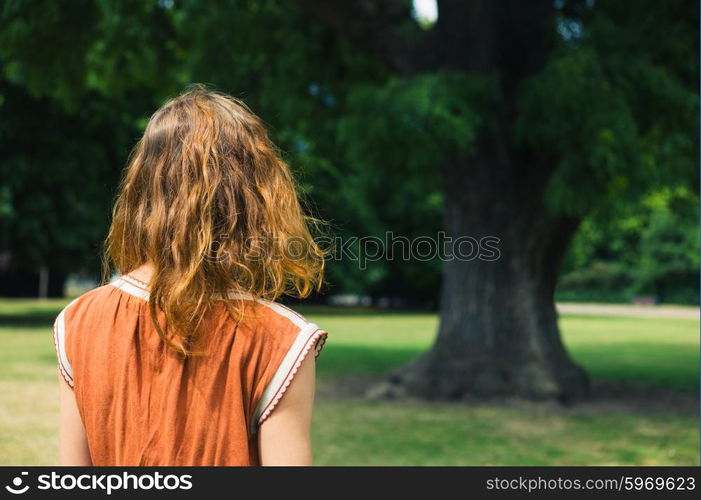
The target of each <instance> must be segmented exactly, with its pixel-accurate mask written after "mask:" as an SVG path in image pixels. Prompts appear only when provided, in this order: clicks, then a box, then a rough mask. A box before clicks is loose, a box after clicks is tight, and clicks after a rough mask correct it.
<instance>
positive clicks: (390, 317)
mask: <svg viewBox="0 0 701 500" xmlns="http://www.w3.org/2000/svg"><path fill="white" fill-rule="evenodd" d="M65 302H66V301H44V302H38V301H10V300H2V301H0V346H2V347H1V348H0V464H26V465H31V464H51V463H55V461H56V454H57V453H56V448H57V439H56V411H57V397H56V392H57V387H56V377H57V372H56V365H55V355H54V352H53V345H52V340H51V329H50V325H51V322H52V321H53V318H54V317H55V315H56V314H57V312H58V311H59V310H60V308H61V307H62V306H63V305H64V304H65ZM299 309H300V310H301V311H302V312H303V313H304V314H306V315H307V316H308V317H309V318H310V319H311V320H313V321H315V322H317V323H318V324H319V325H321V326H322V327H324V328H325V329H327V330H328V331H329V332H330V336H329V341H328V343H327V345H326V347H325V348H324V352H323V354H322V356H321V358H320V359H319V362H318V365H317V366H318V374H319V384H320V386H323V385H324V384H333V383H334V381H337V380H339V379H343V378H345V377H351V376H378V375H381V374H382V373H384V372H386V371H387V370H390V369H392V368H393V367H395V366H397V365H400V364H402V363H405V362H407V361H409V360H410V359H412V358H413V357H414V356H416V355H418V354H419V353H421V352H422V351H423V350H425V349H427V348H428V347H429V346H430V344H431V342H432V339H433V337H434V335H435V331H436V328H437V324H438V322H437V317H436V316H435V315H433V314H421V313H396V312H377V311H372V310H353V311H347V310H338V309H330V308H317V307H315V308H299ZM561 328H562V330H563V336H564V339H565V343H566V344H567V347H568V349H569V350H570V353H571V354H572V356H573V358H574V359H576V360H577V361H578V362H579V363H581V364H582V365H583V366H585V367H586V369H587V370H588V372H589V373H590V375H591V376H592V378H593V380H594V381H595V382H610V383H617V384H623V385H624V386H626V387H628V386H629V387H632V388H635V391H636V393H637V394H642V395H643V396H642V397H643V398H644V397H645V394H646V391H648V390H649V391H650V394H651V396H650V397H657V396H658V395H659V394H661V393H671V394H681V395H684V397H686V399H687V400H688V399H690V398H691V399H693V398H694V397H695V395H696V396H697V395H698V388H699V325H698V321H695V320H688V319H671V318H665V319H654V318H644V319H643V318H631V317H603V316H564V317H563V318H562V319H561ZM610 403H611V402H610V401H609V402H607V403H606V404H600V405H597V403H596V401H594V402H592V403H587V404H583V405H579V406H574V407H571V408H564V409H563V408H559V407H557V406H555V405H529V404H526V405H513V404H497V403H482V404H473V405H467V404H457V403H454V404H447V403H441V404H438V403H422V402H374V401H367V400H364V399H361V398H353V397H345V396H339V397H325V398H320V399H319V401H318V402H317V406H316V410H315V417H314V427H313V437H314V447H315V459H316V463H317V464H322V465H323V464H364V465H373V464H374V465H507V464H508V465H536V464H537V465H581V464H630V465H638V464H639V465H654V464H666V465H667V464H668V465H687V464H698V463H699V426H698V410H697V409H696V410H694V411H691V410H689V408H688V405H687V407H684V409H683V410H679V409H678V408H670V409H669V411H664V409H663V411H660V410H659V408H655V409H651V410H649V411H647V410H646V409H645V405H644V404H643V405H637V406H630V407H628V406H626V405H625V404H623V405H615V404H613V405H612V404H610ZM692 410H693V409H692Z"/></svg>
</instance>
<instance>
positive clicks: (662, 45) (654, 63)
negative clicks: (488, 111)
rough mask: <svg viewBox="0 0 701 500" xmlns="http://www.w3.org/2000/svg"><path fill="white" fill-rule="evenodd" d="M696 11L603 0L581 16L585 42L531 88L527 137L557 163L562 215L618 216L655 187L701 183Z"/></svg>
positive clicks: (566, 44) (523, 136) (675, 4)
mask: <svg viewBox="0 0 701 500" xmlns="http://www.w3.org/2000/svg"><path fill="white" fill-rule="evenodd" d="M689 7H691V6H690V3H689V2H685V1H683V0H675V1H671V2H668V3H665V5H664V7H662V5H661V4H659V3H654V2H648V1H646V2H630V1H618V2H616V1H606V0H604V1H601V2H597V3H596V6H595V8H593V9H589V10H584V11H583V13H582V14H581V16H580V19H577V20H576V21H577V22H580V23H581V25H582V26H583V28H582V30H583V34H582V35H581V37H579V38H576V39H572V38H570V39H568V40H565V41H563V42H562V43H561V46H560V47H559V48H558V49H557V50H556V51H555V52H554V53H553V55H552V57H551V59H550V62H549V64H548V65H547V67H546V68H545V69H544V70H543V71H542V72H540V73H539V74H537V75H535V76H534V77H532V78H531V80H530V81H529V82H528V84H527V85H526V86H525V88H524V91H523V94H522V99H521V105H522V112H521V113H520V115H519V118H518V122H517V129H516V130H517V139H518V141H519V143H520V144H521V145H522V146H523V147H525V148H528V149H533V150H538V151H545V152H546V155H547V156H548V157H551V158H556V159H557V164H558V168H557V170H556V171H555V173H554V175H553V176H552V179H551V181H550V185H549V189H548V191H547V194H546V200H547V202H548V204H549V205H550V207H551V208H552V209H553V210H555V211H558V212H564V213H568V214H573V215H580V216H583V215H588V214H590V213H592V211H593V209H594V208H595V207H596V209H597V210H598V211H599V212H601V213H608V214H610V213H615V212H616V211H618V210H619V209H620V205H621V203H635V202H636V201H637V200H639V199H640V197H641V196H643V195H645V194H646V193H647V192H648V191H649V188H650V186H654V185H665V184H668V185H669V184H671V185H675V184H676V185H689V183H695V184H698V169H697V168H696V158H698V144H697V142H698V141H697V140H696V138H697V137H698V120H697V118H698V102H699V100H698V92H697V87H696V78H695V76H691V75H695V74H697V73H698V55H697V53H696V48H695V45H694V46H692V44H691V43H688V44H685V43H681V42H680V41H681V40H682V39H686V40H692V39H693V37H694V36H695V33H696V26H697V23H696V20H697V17H698V12H697V11H698V9H696V8H693V7H692V8H689ZM570 20H571V19H570ZM669 33H674V36H669ZM658 42H659V43H658Z"/></svg>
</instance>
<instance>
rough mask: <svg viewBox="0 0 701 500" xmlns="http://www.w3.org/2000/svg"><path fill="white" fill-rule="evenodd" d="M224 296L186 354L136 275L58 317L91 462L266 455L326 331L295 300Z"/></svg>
mask: <svg viewBox="0 0 701 500" xmlns="http://www.w3.org/2000/svg"><path fill="white" fill-rule="evenodd" d="M232 298H237V299H241V300H242V301H243V304H244V315H243V318H242V319H241V320H240V321H238V322H237V321H235V320H234V319H232V318H231V317H230V315H229V314H228V313H227V310H226V308H225V307H224V305H223V304H217V305H216V306H215V307H214V308H213V310H212V311H211V313H209V314H208V315H207V317H206V318H205V324H206V328H205V331H206V332H207V334H206V335H202V338H201V340H200V341H199V343H198V345H197V346H196V350H197V351H199V352H202V353H203V354H202V355H197V356H191V357H188V358H184V357H183V356H182V355H180V354H178V353H177V352H175V351H174V350H173V349H172V348H170V347H168V346H166V345H165V343H164V342H163V341H161V339H160V338H159V336H158V333H157V331H156V329H155V328H154V326H153V323H152V321H151V320H150V317H149V312H148V302H147V301H148V288H147V286H146V285H145V284H144V283H141V282H139V281H137V280H135V279H133V278H131V277H130V276H122V277H121V278H119V279H117V280H116V281H114V282H112V283H110V284H109V285H105V286H102V287H99V288H96V289H95V290H92V291H90V292H88V293H86V294H84V295H82V296H81V297H79V298H78V299H76V300H74V301H73V302H71V303H70V304H69V305H68V306H66V308H65V309H64V310H63V311H62V312H61V313H60V314H59V315H58V317H57V318H56V321H55V323H54V345H55V347H56V352H57V356H58V366H59V371H60V373H61V375H62V376H63V378H64V379H65V380H66V382H67V383H68V384H69V385H70V386H71V387H72V388H73V390H74V393H75V398H76V402H77V405H78V410H79V412H80V416H81V418H82V421H83V425H84V426H85V432H86V435H87V439H88V446H89V448H90V456H91V458H92V462H93V464H94V465H96V466H103V465H120V466H130V465H161V466H167V465H257V464H259V459H258V449H257V448H258V447H257V439H256V432H257V429H258V427H259V426H260V425H261V423H262V422H263V421H265V419H266V418H267V417H268V416H269V415H270V414H271V412H272V411H274V409H275V406H276V405H277V403H278V402H279V401H280V399H281V398H282V397H283V395H284V394H285V390H286V389H287V387H288V386H289V385H290V383H291V382H292V380H293V379H294V376H295V374H296V372H297V370H298V368H299V367H300V365H301V364H302V361H303V360H304V359H305V357H306V356H307V355H308V354H310V353H312V354H313V355H314V356H315V357H316V356H318V355H319V353H320V351H321V348H322V346H323V345H324V342H325V340H326V335H327V334H326V332H325V331H323V330H321V329H319V328H318V327H317V326H316V325H315V324H313V323H310V322H308V321H307V320H306V319H304V318H303V317H302V316H300V315H299V314H297V313H295V312H294V311H292V310H291V309H289V308H287V307H284V306H282V305H280V304H277V303H274V302H268V301H263V300H253V299H248V298H245V297H240V296H238V297H232Z"/></svg>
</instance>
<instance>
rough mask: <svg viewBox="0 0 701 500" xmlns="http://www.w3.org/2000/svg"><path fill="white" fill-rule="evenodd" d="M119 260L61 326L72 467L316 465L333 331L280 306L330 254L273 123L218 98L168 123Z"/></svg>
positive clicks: (145, 169) (137, 154)
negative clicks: (318, 414)
mask: <svg viewBox="0 0 701 500" xmlns="http://www.w3.org/2000/svg"><path fill="white" fill-rule="evenodd" d="M105 249H106V250H105V270H106V272H107V273H109V272H111V269H113V268H114V269H116V270H117V271H118V272H119V273H121V275H122V276H121V277H120V278H119V279H117V280H116V281H113V282H112V283H109V284H107V285H104V286H102V287H99V288H97V289H95V290H92V291H90V292H88V293H86V294H84V295H82V296H81V297H79V298H78V299H76V300H75V301H73V302H72V303H71V304H69V305H68V306H67V307H66V308H65V309H64V310H63V311H62V312H61V313H60V314H59V316H58V318H57V319H56V322H55V324H54V342H55V346H56V351H57V354H58V360H59V371H60V377H59V380H60V384H61V390H60V394H61V397H60V407H61V410H60V439H59V448H60V453H59V455H60V463H61V464H64V465H96V466H97V465H101V466H102V465H121V466H127V465H257V464H263V465H269V464H270V465H272V464H276V465H308V464H310V463H311V446H310V437H309V427H310V420H311V414H312V405H313V399H314V378H315V367H314V359H315V358H316V356H318V354H319V352H320V350H321V347H322V346H323V343H324V341H325V339H326V332H324V331H322V330H321V329H319V328H318V327H317V326H316V325H314V324H313V323H310V322H308V321H307V320H306V319H304V318H303V317H302V316H300V315H298V314H297V313H295V312H293V311H292V310H290V309H288V308H286V307H284V306H281V305H280V304H277V303H275V302H273V301H274V300H275V299H277V298H278V297H279V296H281V295H282V294H286V295H292V296H296V297H305V296H307V295H308V294H309V293H310V292H311V291H312V290H313V289H314V288H315V287H318V286H319V285H320V283H321V278H322V274H323V263H324V261H323V254H322V252H321V251H320V249H319V248H318V247H317V245H316V244H315V243H314V241H313V240H312V237H311V235H310V232H309V229H308V227H307V218H306V217H305V216H304V215H303V213H302V210H301V207H300V203H299V201H298V199H297V196H296V193H295V189H294V184H293V180H292V177H291V175H290V171H289V169H288V167H287V165H286V164H285V163H284V162H283V161H282V159H281V158H280V155H279V153H278V151H277V150H276V149H275V147H274V145H273V144H272V143H271V141H270V139H269V138H268V135H267V133H266V131H265V128H264V126H263V124H262V123H261V121H260V119H259V118H257V117H256V116H255V115H254V114H253V113H252V112H251V111H250V110H249V109H248V108H247V107H246V106H245V105H244V104H243V103H242V102H240V101H238V100H236V99H234V98H232V97H229V96H226V95H223V94H221V93H217V92H213V91H209V90H206V89H204V88H202V87H195V88H193V89H191V90H189V91H187V92H185V93H184V94H183V95H181V96H179V97H177V98H175V99H173V100H171V101H169V102H168V103H166V104H165V105H164V106H163V107H162V108H161V109H159V110H158V111H156V113H155V114H154V115H153V116H152V117H151V119H150V121H149V123H148V125H147V127H146V131H145V132H144V136H143V137H142V138H141V140H140V141H139V142H138V144H137V145H136V147H135V149H134V151H133V152H132V155H131V157H130V160H129V163H128V166H127V169H126V172H125V176H124V180H123V182H122V185H121V187H120V191H119V195H118V197H117V201H116V204H115V207H114V212H113V220H112V225H111V227H110V231H109V235H108V238H107V241H106V245H105ZM309 354H312V355H309Z"/></svg>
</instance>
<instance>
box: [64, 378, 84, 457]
mask: <svg viewBox="0 0 701 500" xmlns="http://www.w3.org/2000/svg"><path fill="white" fill-rule="evenodd" d="M58 379H59V385H60V389H59V391H60V392H59V405H60V411H59V438H58V463H59V465H92V461H91V459H90V450H89V449H88V440H87V437H86V436H85V428H84V427H83V421H82V420H81V418H80V413H78V405H77V404H76V402H75V394H74V393H73V389H71V387H70V386H69V385H68V383H66V381H65V380H64V379H63V377H62V376H61V375H59V376H58Z"/></svg>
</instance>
